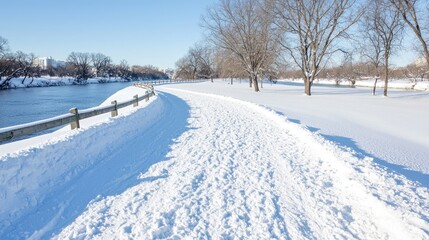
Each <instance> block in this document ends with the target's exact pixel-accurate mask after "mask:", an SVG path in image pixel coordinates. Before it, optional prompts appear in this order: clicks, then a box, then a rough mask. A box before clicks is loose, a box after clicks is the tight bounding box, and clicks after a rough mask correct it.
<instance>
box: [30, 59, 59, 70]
mask: <svg viewBox="0 0 429 240" xmlns="http://www.w3.org/2000/svg"><path fill="white" fill-rule="evenodd" d="M65 64H66V62H64V61H56V60H55V59H53V58H52V57H39V58H36V59H34V61H33V66H39V67H40V68H41V69H47V68H48V67H59V66H65Z"/></svg>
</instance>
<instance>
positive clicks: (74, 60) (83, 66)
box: [67, 52, 92, 83]
mask: <svg viewBox="0 0 429 240" xmlns="http://www.w3.org/2000/svg"><path fill="white" fill-rule="evenodd" d="M67 62H68V63H69V64H70V66H71V67H72V68H73V69H74V71H75V75H76V80H77V83H84V82H85V81H86V80H87V79H88V78H89V77H91V64H92V59H91V54H89V53H82V52H72V53H70V55H69V56H68V57H67Z"/></svg>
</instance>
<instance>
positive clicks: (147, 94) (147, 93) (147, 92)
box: [146, 91, 150, 102]
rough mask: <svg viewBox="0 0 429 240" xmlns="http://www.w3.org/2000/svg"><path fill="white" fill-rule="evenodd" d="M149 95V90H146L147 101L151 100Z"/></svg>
mask: <svg viewBox="0 0 429 240" xmlns="http://www.w3.org/2000/svg"><path fill="white" fill-rule="evenodd" d="M149 96H150V94H149V91H146V102H148V101H149Z"/></svg>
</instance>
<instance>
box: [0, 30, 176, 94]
mask: <svg viewBox="0 0 429 240" xmlns="http://www.w3.org/2000/svg"><path fill="white" fill-rule="evenodd" d="M38 60H39V58H37V57H36V56H35V55H34V54H32V53H30V54H27V53H24V52H21V51H17V52H12V51H10V50H9V47H8V42H7V40H6V39H4V38H2V37H1V36H0V89H6V88H9V83H10V81H11V80H12V79H14V78H18V77H24V79H25V78H35V77H41V76H56V77H71V78H74V79H75V83H76V84H85V83H86V82H87V79H88V78H92V77H98V78H122V79H124V80H127V81H134V80H146V79H168V78H169V76H168V75H167V74H166V73H164V72H162V71H160V70H159V69H158V68H157V67H154V66H151V65H147V66H138V65H133V66H129V65H128V63H127V61H125V60H122V61H121V62H120V63H119V64H114V63H113V61H112V59H111V58H110V57H108V56H106V55H104V54H102V53H82V52H72V53H70V55H69V56H68V58H67V60H66V61H65V62H56V63H55V64H45V65H41V64H39V62H38ZM51 61H52V60H51Z"/></svg>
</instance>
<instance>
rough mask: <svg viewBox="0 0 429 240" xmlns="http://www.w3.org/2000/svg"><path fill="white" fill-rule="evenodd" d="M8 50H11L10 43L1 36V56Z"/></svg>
mask: <svg viewBox="0 0 429 240" xmlns="http://www.w3.org/2000/svg"><path fill="white" fill-rule="evenodd" d="M8 51H9V45H8V42H7V40H6V39H5V38H3V37H2V36H0V58H1V57H4V56H5V55H6V53H7V52H8Z"/></svg>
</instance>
